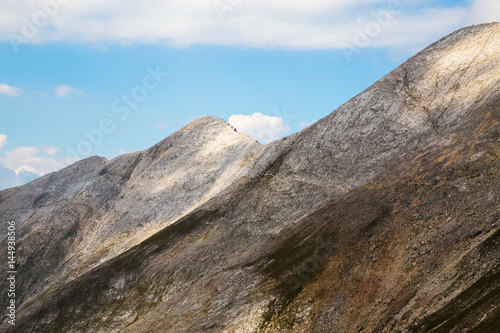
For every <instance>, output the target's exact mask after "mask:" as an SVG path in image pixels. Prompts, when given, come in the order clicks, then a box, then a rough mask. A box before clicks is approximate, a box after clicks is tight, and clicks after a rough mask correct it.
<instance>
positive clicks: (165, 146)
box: [0, 23, 500, 333]
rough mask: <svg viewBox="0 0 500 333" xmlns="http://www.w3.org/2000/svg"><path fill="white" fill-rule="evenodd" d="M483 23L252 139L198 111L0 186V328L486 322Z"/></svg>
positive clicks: (495, 198)
mask: <svg viewBox="0 0 500 333" xmlns="http://www.w3.org/2000/svg"><path fill="white" fill-rule="evenodd" d="M499 29H500V25H499V24H498V23H493V24H487V25H480V26H473V27H468V28H465V29H462V30H459V31H457V32H455V33H453V34H451V35H450V36H448V37H445V38H443V39H441V40H440V41H438V42H436V43H434V44H433V45H431V46H430V47H428V48H426V49H424V50H423V51H421V52H420V53H418V54H417V55H416V56H414V57H412V58H411V59H409V60H408V61H407V62H405V63H404V64H402V65H401V66H399V67H398V68H396V69H395V70H394V71H393V72H391V73H389V74H388V75H386V76H385V77H383V78H382V79H381V80H379V81H378V82H376V83H375V84H374V85H372V86H371V87H369V88H368V89H367V90H366V91H364V92H363V93H361V94H359V95H358V96H356V97H354V98H353V99H351V100H350V101H348V102H347V103H346V104H344V105H343V106H341V107H340V108H338V109H337V110H335V111H334V112H333V113H332V114H330V115H329V116H327V117H325V118H324V119H322V120H320V121H318V122H316V123H315V124H313V125H311V126H309V127H308V128H306V129H305V130H303V131H302V132H300V133H297V134H294V135H292V136H290V137H288V138H286V139H283V140H280V141H277V142H275V143H272V144H270V145H267V146H261V145H260V144H258V143H257V142H255V141H253V140H251V139H250V138H248V137H247V136H245V135H243V134H240V133H237V132H236V131H235V130H234V128H232V127H231V126H230V125H229V124H227V123H226V122H224V121H223V120H221V119H219V118H216V117H211V116H206V117H202V118H199V119H197V120H195V121H194V122H192V123H190V124H188V125H186V126H185V127H183V128H182V129H180V130H179V131H177V132H175V133H174V134H172V135H170V136H169V137H168V138H166V139H165V140H163V141H161V142H160V143H158V144H157V145H155V146H153V147H151V148H149V149H147V150H145V151H142V152H136V153H132V154H127V155H123V156H119V157H117V158H115V159H113V160H112V161H107V160H105V159H99V158H93V159H92V160H89V161H86V162H84V163H80V164H76V165H74V166H72V167H69V168H66V169H65V170H62V171H60V172H57V173H54V174H52V175H50V177H46V178H45V179H44V180H43V181H39V182H34V183H32V184H28V185H25V186H23V187H21V188H16V189H11V190H7V191H2V192H0V215H1V216H3V217H5V219H7V220H15V221H16V222H17V226H18V230H16V232H18V233H19V242H18V252H19V255H18V257H19V258H20V262H19V267H18V270H19V272H22V279H20V281H19V284H18V290H19V295H20V296H19V299H20V304H19V308H18V314H19V320H18V321H17V322H16V327H15V328H12V327H9V326H8V325H7V324H6V323H4V324H3V325H2V326H1V329H2V331H9V330H10V331H16V330H17V331H22V332H37V333H38V332H185V331H192V332H202V331H203V332H205V331H206V332H310V331H314V332H333V331H339V332H374V331H401V332H428V331H431V332H450V331H476V332H497V331H499V329H500V327H499V326H498V325H499V324H498V323H500V311H499V309H500V308H499V304H500V302H499V294H498V292H497V291H498V290H499V288H500V278H499V274H500V261H499V253H500V226H499V225H500V220H499V218H500V208H499V207H500V193H499V191H498V189H499V188H500V180H499V177H498V170H500V148H499V140H500V108H499V105H500V94H499V91H500V86H499V84H500V70H499V67H500V30H499ZM33 184H37V185H36V186H33ZM2 237H3V238H2ZM0 241H2V243H0V244H6V242H5V235H2V236H0ZM0 250H1V249H0ZM3 250H4V253H6V252H7V251H6V250H5V249H3ZM0 297H3V298H2V299H1V300H2V301H3V300H4V299H5V297H6V296H5V293H4V294H1V295H0Z"/></svg>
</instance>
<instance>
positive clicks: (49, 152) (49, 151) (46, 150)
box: [42, 146, 59, 156]
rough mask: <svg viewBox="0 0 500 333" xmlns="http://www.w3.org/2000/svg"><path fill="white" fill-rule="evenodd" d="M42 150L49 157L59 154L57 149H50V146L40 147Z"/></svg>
mask: <svg viewBox="0 0 500 333" xmlns="http://www.w3.org/2000/svg"><path fill="white" fill-rule="evenodd" d="M42 150H43V152H44V153H45V154H47V155H51V156H53V155H55V154H57V153H58V152H59V148H57V147H50V146H42Z"/></svg>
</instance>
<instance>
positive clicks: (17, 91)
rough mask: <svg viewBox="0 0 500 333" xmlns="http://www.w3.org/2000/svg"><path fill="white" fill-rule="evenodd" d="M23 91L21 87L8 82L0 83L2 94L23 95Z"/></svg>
mask: <svg viewBox="0 0 500 333" xmlns="http://www.w3.org/2000/svg"><path fill="white" fill-rule="evenodd" d="M23 92H24V91H23V90H22V89H21V88H18V87H13V86H10V85H8V84H6V83H0V95H8V96H21V94H22V93H23Z"/></svg>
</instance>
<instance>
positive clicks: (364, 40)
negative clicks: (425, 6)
mask: <svg viewBox="0 0 500 333" xmlns="http://www.w3.org/2000/svg"><path fill="white" fill-rule="evenodd" d="M400 8H401V1H399V0H393V1H389V2H388V3H387V8H385V9H380V10H372V11H370V18H371V19H370V20H368V21H366V22H364V23H363V24H360V25H358V26H356V27H355V28H354V37H353V40H352V43H342V44H341V49H342V52H343V54H344V57H345V59H346V60H347V62H349V63H350V62H351V61H352V56H353V55H354V54H359V53H361V49H362V48H365V47H368V46H370V45H371V43H372V40H373V39H374V38H376V37H377V36H379V35H380V34H381V33H382V31H383V30H384V29H385V28H387V27H388V26H389V25H390V24H391V23H392V21H393V20H394V18H395V17H396V16H397V15H398V13H399V12H400Z"/></svg>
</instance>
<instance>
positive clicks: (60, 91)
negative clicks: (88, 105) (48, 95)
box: [54, 85, 83, 98]
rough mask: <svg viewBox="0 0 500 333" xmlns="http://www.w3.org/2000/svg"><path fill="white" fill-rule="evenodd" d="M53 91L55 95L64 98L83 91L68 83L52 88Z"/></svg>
mask: <svg viewBox="0 0 500 333" xmlns="http://www.w3.org/2000/svg"><path fill="white" fill-rule="evenodd" d="M54 93H55V94H56V96H57V97H61V98H66V97H70V96H71V95H73V94H82V93H83V92H81V91H80V90H77V89H75V88H73V87H70V86H68V85H62V86H59V87H57V88H54Z"/></svg>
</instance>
